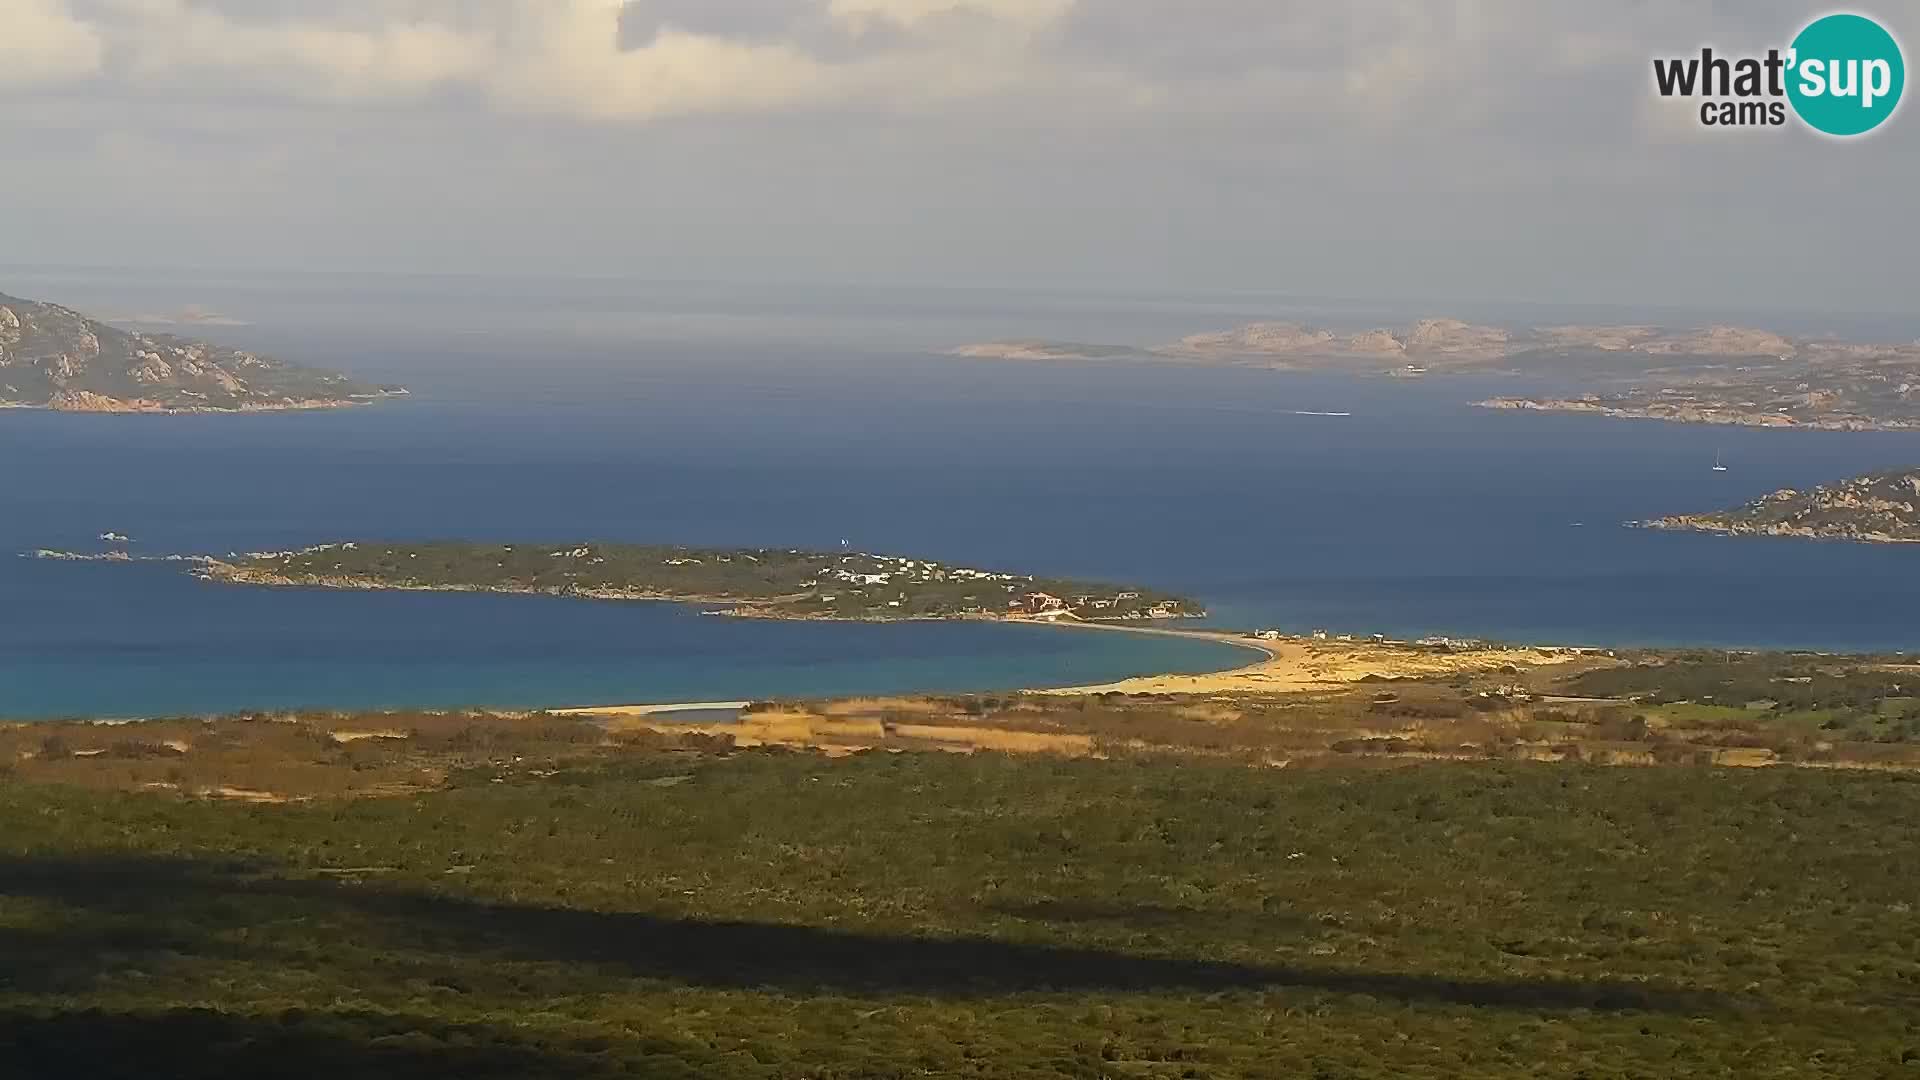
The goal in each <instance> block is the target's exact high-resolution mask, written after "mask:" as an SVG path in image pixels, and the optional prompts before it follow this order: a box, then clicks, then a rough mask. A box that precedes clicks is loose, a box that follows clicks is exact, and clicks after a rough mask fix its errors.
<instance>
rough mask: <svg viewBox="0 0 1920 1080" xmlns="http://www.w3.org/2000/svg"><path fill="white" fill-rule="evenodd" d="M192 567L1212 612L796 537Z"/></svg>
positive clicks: (631, 596)
mask: <svg viewBox="0 0 1920 1080" xmlns="http://www.w3.org/2000/svg"><path fill="white" fill-rule="evenodd" d="M194 573H195V574H196V575H197V576H199V577H201V578H204V579H206V580H208V581H216V582H224V583H228V584H235V585H270V586H307V587H320V588H333V589H396V590H424V591H440V592H502V593H538V594H545V595H552V596H573V597H584V598H589V599H601V600H674V601H689V602H697V603H710V604H715V605H724V613H725V614H729V615H741V616H748V617H754V618H769V619H843V620H860V621H894V620H903V619H1021V620H1047V621H1052V620H1060V619H1065V620H1102V621H1107V620H1112V621H1118V622H1132V621H1143V620H1149V619H1174V618H1185V617H1198V616H1201V615H1204V614H1206V612H1205V611H1204V610H1203V609H1202V608H1201V606H1200V605H1199V604H1198V603H1196V602H1195V601H1193V600H1190V599H1188V598H1185V597H1180V596H1175V595H1173V594H1171V593H1166V592H1161V591H1159V590H1155V589H1148V588H1145V587H1141V586H1125V585H1110V584H1098V583H1092V582H1084V581H1073V580H1068V579H1064V578H1052V577H1040V576H1035V575H1031V574H1012V573H1003V572H999V571H993V570H978V569H973V568H970V567H963V566H950V565H946V564H944V563H939V562H934V561H932V560H927V559H909V558H903V557H900V556H894V555H873V554H867V553H864V552H820V551H803V550H800V549H797V548H786V549H775V548H733V549H710V548H689V547H662V546H650V545H637V544H598V543H592V544H557V545H556V544H552V543H546V544H480V543H466V542H452V541H443V542H431V543H406V544H396V543H369V542H358V543H336V544H323V545H320V546H318V547H311V548H306V549H303V550H300V551H280V552H254V553H251V554H246V555H230V556H227V557H225V558H218V559H205V560H201V561H200V563H199V565H198V567H197V568H196V569H195V570H194Z"/></svg>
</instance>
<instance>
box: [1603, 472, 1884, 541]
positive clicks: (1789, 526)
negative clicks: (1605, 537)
mask: <svg viewBox="0 0 1920 1080" xmlns="http://www.w3.org/2000/svg"><path fill="white" fill-rule="evenodd" d="M1639 524H1640V525H1641V526H1642V527H1643V528H1648V529H1675V530H1680V531H1686V532H1709V533H1719V534H1722V535H1726V536H1795V537H1802V538H1805V539H1809V540H1852V541H1856V542H1860V543H1872V544H1911V543H1920V469H1900V470H1895V471H1893V472H1884V473H1873V474H1871V475H1868V476H1858V477H1854V478H1853V479H1851V480H1843V481H1841V482H1839V483H1837V484H1827V485H1823V486H1821V487H1816V488H1814V489H1812V490H1811V491H1796V490H1794V489H1792V488H1786V489H1783V490H1781V491H1776V492H1774V493H1773V494H1771V495H1767V496H1764V497H1762V498H1759V499H1756V500H1754V501H1753V502H1750V503H1748V504H1746V505H1745V506H1741V507H1736V508H1735V509H1732V510H1724V511H1721V512H1718V513H1711V514H1681V515H1676V516H1673V517H1664V518H1656V519H1654V520H1652V521H1645V522H1640V523H1639Z"/></svg>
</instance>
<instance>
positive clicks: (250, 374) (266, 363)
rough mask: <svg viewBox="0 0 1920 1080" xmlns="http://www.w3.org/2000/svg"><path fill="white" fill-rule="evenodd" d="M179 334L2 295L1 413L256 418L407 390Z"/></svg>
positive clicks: (0, 341) (367, 399)
mask: <svg viewBox="0 0 1920 1080" xmlns="http://www.w3.org/2000/svg"><path fill="white" fill-rule="evenodd" d="M404 393H406V390H405V389H404V388H402V387H397V386H374V385H369V384H365V383H360V382H357V381H355V380H353V379H351V378H348V377H347V376H345V375H341V374H338V373H335V372H330V371H320V370H317V369H314V368H307V367H301V366H299V365H297V364H290V363H287V362H285V361H282V360H277V359H274V358H272V357H269V356H262V355H260V354H258V353H253V352H247V351H245V350H242V349H234V348H229V347H227V346H224V345H214V344H209V343H207V342H201V341H192V340H188V339H186V338H180V337H175V336H173V335H171V334H145V333H139V332H135V331H129V330H122V329H120V328H118V327H115V326H111V325H109V324H107V323H104V322H100V321H98V320H95V319H90V318H88V317H87V316H85V315H82V314H81V313H79V312H77V311H74V310H73V309H71V308H65V307H61V306H59V305H58V304H48V303H42V302H40V301H35V300H23V299H20V298H18V297H13V296H8V295H5V294H3V293H0V407H5V408H28V409H56V410H61V411H66V412H159V413H166V412H252V411H263V410H279V409H325V408H338V407H341V406H347V405H359V404H364V403H366V402H369V401H373V400H376V399H378V398H382V397H387V396H391V395H396V394H404Z"/></svg>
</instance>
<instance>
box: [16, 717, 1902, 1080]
mask: <svg viewBox="0 0 1920 1080" xmlns="http://www.w3.org/2000/svg"><path fill="white" fill-rule="evenodd" d="M483 757H484V758H486V759H487V762H486V763H482V761H481V758H483ZM515 757H520V758H521V759H522V760H521V761H520V762H518V763H516V762H515V761H514V758H515ZM525 759H526V755H525V754H515V753H513V752H512V749H511V748H497V749H496V750H495V751H493V752H490V753H487V754H480V755H476V756H475V757H474V758H473V759H471V763H470V764H469V765H467V766H465V767H459V768H453V769H450V770H449V772H448V773H447V775H446V781H445V786H444V787H443V788H442V789H440V790H436V791H431V792H427V791H421V792H417V793H413V794H406V795H399V796H395V797H390V798H376V799H353V800H337V799H320V800H317V801H313V802H309V803H301V804H292V805H235V804H233V803H231V802H219V801H215V800H209V799H203V798H196V797H185V796H182V795H180V794H177V793H152V792H149V793H135V792H117V791H116V792H103V791H99V790H84V789H81V788H77V787H73V786H69V785H66V784H48V783H38V782H31V783H30V782H26V781H23V780H21V779H19V778H17V777H16V778H14V779H12V780H5V779H0V1072H4V1073H6V1074H7V1075H19V1076H60V1077H75V1076H88V1077H119V1076H142V1077H149V1076H169V1077H171V1076H188V1077H192V1076H223V1077H224V1076H241V1075H272V1076H290V1077H307V1076H315V1077H318V1076H325V1077H328V1078H329V1080H337V1078H339V1077H343V1076H383V1077H386V1076H391V1077H406V1076H429V1075H431V1076H501V1077H505V1076H543V1077H544V1076H558V1077H601V1076H648V1077H654V1076H685V1077H904V1076H916V1075H936V1076H981V1077H1031V1076H1073V1077H1106V1076H1114V1077H1120V1076H1150V1077H1151V1076H1185V1077H1239V1076H1341V1077H1344V1076H1378V1077H1406V1076H1434V1077H1439V1076H1461V1075H1472V1076H1486V1077H1494V1076H1515V1077H1536V1076H1567V1077H1572V1076H1587V1077H1602V1076H1651V1075H1668V1076H1671V1075H1687V1076H1728V1077H1736V1076H1737V1077H1743V1078H1745V1077H1768V1076H1833V1077H1840V1076H1846V1077H1853V1076H1893V1075H1906V1073H1907V1072H1909V1071H1911V1070H1912V1069H1913V1068H1914V1067H1915V1064H1914V1063H1915V1062H1916V1061H1920V1019H1916V1018H1920V945H1916V944H1915V941H1914V939H1913V936H1912V935H1911V933H1909V930H1910V924H1911V921H1912V907H1911V905H1912V904H1913V903H1914V900H1913V897H1912V873H1913V868H1914V866H1915V865H1916V861H1917V860H1920V839H1916V837H1915V835H1914V834H1913V831H1912V830H1910V829H1906V828H1902V827H1900V826H1899V823H1902V822H1905V821H1910V820H1913V819H1914V818H1915V817H1916V815H1920V780H1916V779H1914V778H1911V777H1908V776H1905V775H1898V774H1848V773H1834V772H1831V771H1825V770H1819V771H1816V770H1797V769H1774V770H1727V771H1701V770H1691V769H1597V768H1591V767H1585V766H1572V765H1557V766H1546V765H1519V764H1480V765H1463V764H1447V765H1423V766H1415V767H1410V768H1400V769H1390V770H1357V771H1356V770H1345V771H1331V770H1322V771H1309V772H1295V771H1293V770H1275V769H1256V768H1247V767H1245V766H1243V765H1238V764H1229V763H1221V762H1212V761H1209V760H1206V759H1193V758H1187V759H1181V758H1167V757H1144V758H1134V759H1128V760H1123V761H1104V762H1102V761H1085V760H1068V759H1063V758H1055V757H1047V756H1037V757H1025V758H1013V757H1005V756H1000V755H993V754H978V755H972V756H955V755H944V754H905V755H896V754H885V753H870V754H862V755H856V756H853V757H850V758H845V759H840V760H831V761H830V760H826V759H823V758H821V757H818V756H816V755H812V754H796V753H786V752H775V751H761V752H753V753H738V752H736V753H729V754H718V755H710V754H698V753H688V752H684V751H683V752H654V751H648V750H629V751H628V752H626V753H624V754H622V755H620V756H618V757H613V758H606V757H598V758H586V759H582V760H580V761H578V762H576V763H574V764H566V763H559V764H553V763H548V764H546V765H543V766H541V767H538V768H531V767H529V765H530V764H531V763H529V762H528V761H527V760H525ZM129 760H131V759H129Z"/></svg>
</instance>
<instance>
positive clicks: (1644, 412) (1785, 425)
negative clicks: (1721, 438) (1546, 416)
mask: <svg viewBox="0 0 1920 1080" xmlns="http://www.w3.org/2000/svg"><path fill="white" fill-rule="evenodd" d="M1473 406H1474V408H1476V409H1493V410H1504V411H1508V412H1544V413H1578V414H1582V415H1586V416H1604V417H1607V418H1608V419H1612V420H1658V421H1661V422H1662V423H1668V424H1700V425H1705V426H1709V427H1745V428H1771V429H1783V430H1792V431H1851V432H1863V431H1914V430H1917V429H1920V422H1915V421H1909V420H1872V419H1868V418H1865V417H1837V418H1833V419H1813V420H1796V419H1794V418H1792V417H1790V416H1783V415H1781V414H1779V413H1765V412H1738V411H1722V410H1719V409H1716V408H1714V407H1712V406H1680V405H1670V406H1650V405H1607V404H1605V403H1603V402H1599V401H1582V400H1580V399H1578V398H1488V399H1487V400H1485V401H1476V402H1474V403H1473Z"/></svg>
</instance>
